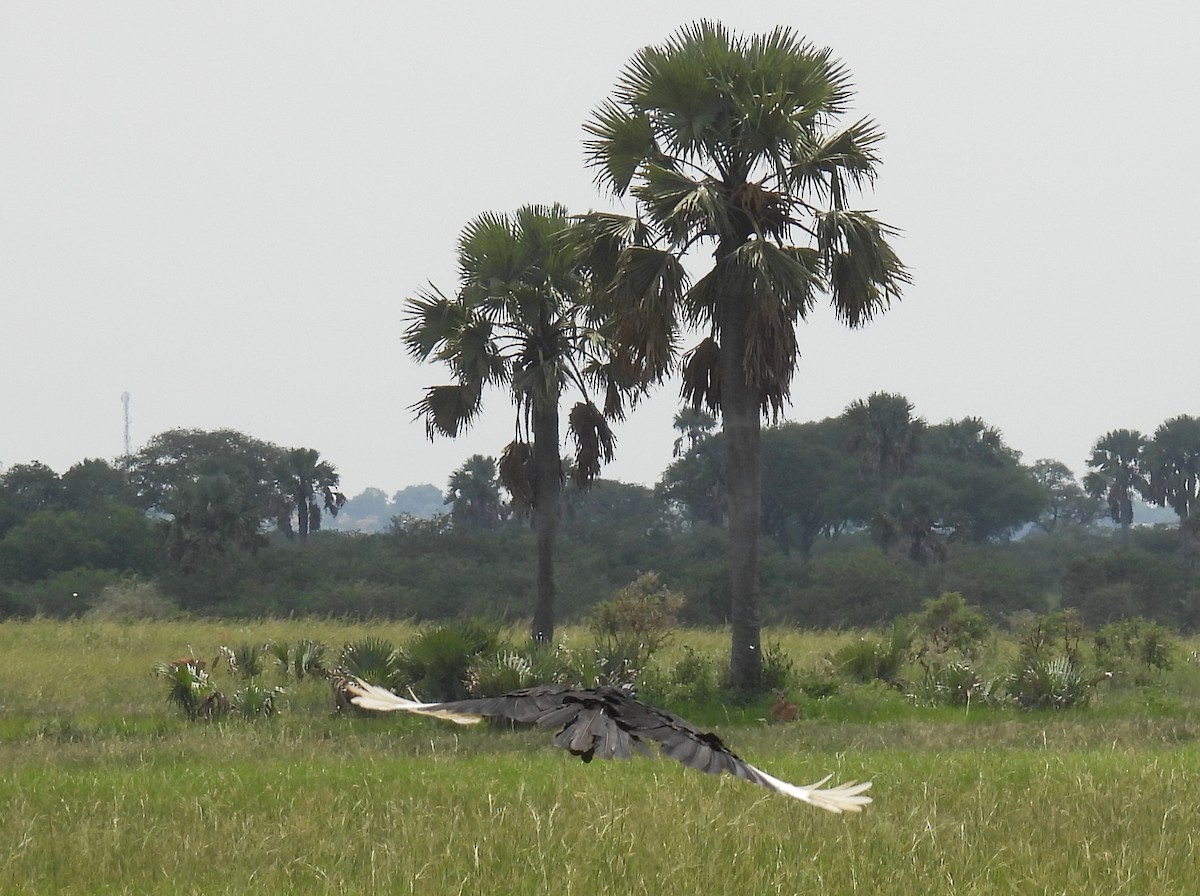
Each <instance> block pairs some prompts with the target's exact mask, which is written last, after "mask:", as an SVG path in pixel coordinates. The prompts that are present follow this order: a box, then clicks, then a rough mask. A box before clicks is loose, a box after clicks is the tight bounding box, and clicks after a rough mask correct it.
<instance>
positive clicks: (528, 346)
mask: <svg viewBox="0 0 1200 896" xmlns="http://www.w3.org/2000/svg"><path fill="white" fill-rule="evenodd" d="M571 226H572V225H571V221H570V219H569V218H568V216H567V213H566V210H565V209H564V208H563V207H562V206H560V205H554V206H550V207H546V206H526V207H524V208H522V209H520V210H518V211H517V212H516V213H515V214H513V215H511V216H509V215H502V214H495V213H486V214H483V215H480V216H479V217H478V218H476V219H474V220H473V221H471V222H470V223H469V224H468V225H467V227H466V228H465V229H464V230H463V232H462V235H461V237H460V238H459V244H458V259H459V269H460V281H461V282H460V287H459V290H458V293H457V294H456V295H455V296H453V297H448V296H445V295H443V294H442V293H441V292H439V291H438V290H437V289H436V288H435V287H431V288H430V289H429V290H426V291H424V292H422V293H420V294H418V295H417V296H416V297H415V298H411V299H409V300H408V301H407V303H406V304H407V306H408V318H409V325H408V327H407V329H406V330H405V333H404V341H405V345H406V346H407V348H408V350H409V352H410V353H411V354H412V355H413V356H414V357H416V358H417V359H419V360H422V361H427V360H431V359H432V360H437V361H442V362H444V363H445V364H447V365H448V366H449V367H450V370H451V372H452V374H453V376H454V382H453V383H451V384H449V385H441V386H432V387H430V388H428V389H426V390H425V395H424V397H423V398H422V399H421V400H420V401H419V402H417V403H416V404H415V405H413V408H412V409H413V410H414V411H416V412H417V414H418V416H420V417H424V419H425V428H426V432H427V434H428V435H429V436H430V437H431V438H432V437H433V436H434V435H446V436H451V437H454V436H457V435H458V434H459V433H460V432H461V431H462V430H463V429H465V428H466V427H467V426H469V425H470V424H471V422H472V421H473V420H474V419H475V417H476V416H477V415H478V413H479V411H480V409H481V408H482V405H483V394H484V391H485V389H486V387H488V386H504V387H507V388H508V389H509V390H510V391H511V395H512V400H513V403H514V405H515V406H516V412H517V414H516V416H517V420H516V427H515V428H516V438H515V439H514V440H513V441H512V442H511V443H510V444H509V445H508V446H507V447H506V448H505V449H504V452H503V454H502V455H501V458H500V478H501V481H502V482H503V483H504V486H505V487H506V488H507V489H508V490H509V492H511V493H512V495H513V499H514V501H516V502H517V503H518V504H520V505H523V506H526V507H529V508H531V509H532V512H533V524H534V528H535V530H536V532H537V557H538V559H537V563H538V572H537V595H536V598H535V604H534V612H533V637H534V639H535V640H538V641H549V640H551V639H552V638H553V635H554V602H555V590H556V589H555V581H554V555H555V550H556V545H557V539H558V528H559V518H560V509H559V496H560V493H561V490H562V458H561V454H560V423H559V401H560V399H561V397H562V394H563V390H564V389H565V388H567V387H568V386H570V387H573V388H574V389H576V390H577V391H578V392H579V393H580V394H581V396H582V400H580V401H579V402H577V403H576V404H575V405H574V406H573V407H572V409H571V411H570V414H569V417H568V431H569V432H570V434H571V435H572V436H573V438H574V440H575V447H576V451H575V466H574V475H575V477H576V481H577V482H578V483H579V484H580V485H586V484H587V483H588V482H590V481H591V480H593V479H594V478H596V476H598V475H599V472H600V467H601V465H602V464H603V463H605V462H607V461H609V460H611V459H612V454H613V445H614V438H613V434H612V431H611V429H610V428H609V424H608V421H609V420H611V419H616V418H619V417H620V416H621V415H622V412H623V401H624V397H625V395H626V394H627V393H626V392H625V391H623V388H624V387H625V386H626V385H627V384H629V383H630V382H631V380H630V379H629V377H628V376H627V375H625V374H623V373H622V371H621V370H620V369H618V368H617V367H615V366H614V365H613V364H612V362H611V359H609V358H607V357H606V356H605V354H604V352H605V345H606V336H605V334H604V332H603V327H602V324H601V322H599V321H598V320H597V319H596V318H595V316H594V313H593V312H592V310H591V309H590V308H589V307H588V306H587V304H586V302H585V301H584V299H585V296H586V284H587V280H588V272H587V270H586V269H585V268H584V267H583V266H582V265H581V263H580V255H579V252H578V250H577V249H576V248H575V247H574V246H573V244H572V243H571V242H570V241H568V240H566V239H565V238H564V235H565V234H566V232H567V231H568V230H569V229H570V227H571ZM589 386H593V387H596V388H598V389H603V390H605V401H604V410H603V411H601V410H600V409H599V408H598V407H597V406H596V405H595V404H594V403H593V402H592V401H591V399H590V397H589Z"/></svg>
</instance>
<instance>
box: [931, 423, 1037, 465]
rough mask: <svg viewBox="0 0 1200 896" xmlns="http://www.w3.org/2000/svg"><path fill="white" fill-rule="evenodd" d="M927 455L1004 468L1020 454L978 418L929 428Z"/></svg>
mask: <svg viewBox="0 0 1200 896" xmlns="http://www.w3.org/2000/svg"><path fill="white" fill-rule="evenodd" d="M923 451H924V453H925V454H927V455H929V456H932V457H940V458H943V459H945V460H957V461H962V462H964V463H975V464H986V465H989V466H1004V465H1005V464H1013V463H1016V462H1017V461H1018V460H1019V459H1020V454H1019V453H1018V452H1016V451H1014V450H1013V449H1011V448H1009V447H1008V446H1007V445H1006V444H1004V437H1003V435H1001V433H1000V430H998V429H996V428H995V427H994V426H988V425H987V424H986V423H984V422H983V421H982V420H980V419H979V418H978V417H963V418H962V419H961V420H947V421H946V422H945V423H939V424H936V425H934V426H930V427H928V428H927V429H926V432H925V436H924V448H923Z"/></svg>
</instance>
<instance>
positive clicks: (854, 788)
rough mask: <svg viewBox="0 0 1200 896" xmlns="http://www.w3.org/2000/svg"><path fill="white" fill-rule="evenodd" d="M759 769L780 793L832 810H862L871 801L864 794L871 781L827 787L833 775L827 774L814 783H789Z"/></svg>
mask: <svg viewBox="0 0 1200 896" xmlns="http://www.w3.org/2000/svg"><path fill="white" fill-rule="evenodd" d="M757 771H758V772H759V773H760V774H761V775H763V777H765V778H768V779H769V780H770V782H771V783H770V785H769V786H770V787H772V788H773V789H774V790H778V791H779V792H780V793H783V794H787V795H788V796H791V797H795V798H796V799H798V800H803V801H804V802H806V803H811V804H812V805H814V806H819V807H820V808H822V809H826V810H828V811H830V812H837V813H841V812H861V811H862V809H863V806H865V805H867V804H868V803H870V802H871V798H870V797H869V796H864V795H863V794H864V792H865V791H867V790H869V789H870V788H871V782H870V781H864V782H862V783H861V784H860V783H858V782H856V781H847V782H846V783H845V784H838V785H836V786H834V787H826V786H825V782H826V781H828V780H829V779H830V778H831V777H833V776H832V775H826V776H825V777H824V778H822V779H821V780H820V781H817V782H815V783H813V784H805V785H803V786H801V785H798V784H789V783H788V782H787V781H780V780H779V779H778V778H775V777H772V776H771V775H768V774H767V773H766V772H764V771H762V769H757Z"/></svg>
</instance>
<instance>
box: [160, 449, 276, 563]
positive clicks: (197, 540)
mask: <svg viewBox="0 0 1200 896" xmlns="http://www.w3.org/2000/svg"><path fill="white" fill-rule="evenodd" d="M243 486H244V483H243V482H241V481H240V480H239V479H238V478H237V477H236V476H234V475H231V474H229V473H220V472H215V473H200V474H198V475H196V476H195V477H193V478H190V479H183V480H180V481H179V482H178V483H177V484H176V485H174V486H172V488H171V490H170V491H169V492H168V493H167V494H166V496H165V497H164V498H163V500H162V504H161V505H160V507H161V509H162V511H163V512H164V513H166V514H167V516H168V518H169V519H168V521H167V546H168V554H169V556H170V557H171V559H172V560H174V561H175V562H176V563H177V564H178V566H179V568H180V569H181V570H183V571H184V572H194V571H195V570H197V569H199V568H201V567H202V566H204V565H206V564H209V563H211V562H212V561H213V560H215V559H216V558H217V557H219V556H223V555H228V554H231V553H233V552H235V551H251V552H253V551H256V550H257V549H258V548H259V547H261V546H262V545H264V544H266V538H265V536H264V535H263V533H262V526H263V520H264V517H263V509H264V508H263V507H262V505H261V504H259V503H257V502H254V501H250V500H248V499H247V494H246V492H245V490H244V488H243Z"/></svg>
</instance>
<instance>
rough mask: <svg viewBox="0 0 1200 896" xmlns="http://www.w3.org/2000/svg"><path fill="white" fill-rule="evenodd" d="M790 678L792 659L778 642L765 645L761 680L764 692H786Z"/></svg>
mask: <svg viewBox="0 0 1200 896" xmlns="http://www.w3.org/2000/svg"><path fill="white" fill-rule="evenodd" d="M791 678H792V658H791V657H790V656H788V655H787V651H785V650H784V649H783V646H782V645H781V644H779V643H778V642H776V643H774V644H766V645H764V646H763V652H762V678H761V684H762V689H763V690H764V691H782V690H787V687H788V684H789V683H790V681H791Z"/></svg>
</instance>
